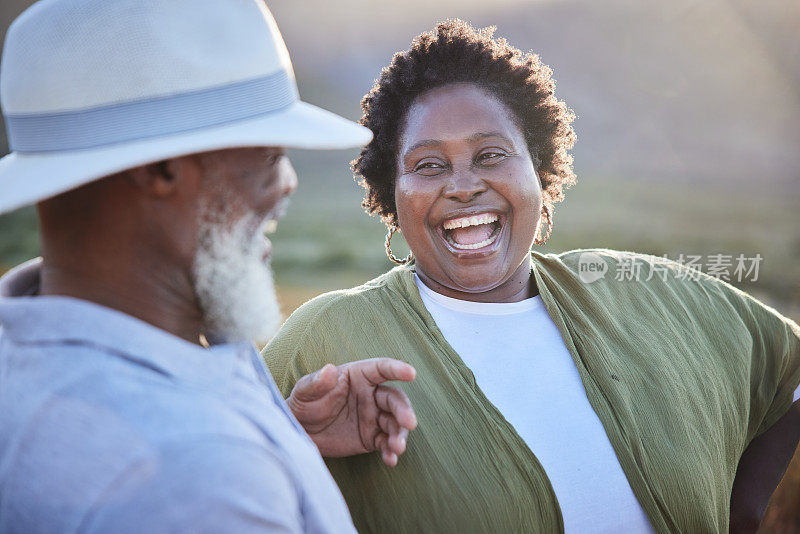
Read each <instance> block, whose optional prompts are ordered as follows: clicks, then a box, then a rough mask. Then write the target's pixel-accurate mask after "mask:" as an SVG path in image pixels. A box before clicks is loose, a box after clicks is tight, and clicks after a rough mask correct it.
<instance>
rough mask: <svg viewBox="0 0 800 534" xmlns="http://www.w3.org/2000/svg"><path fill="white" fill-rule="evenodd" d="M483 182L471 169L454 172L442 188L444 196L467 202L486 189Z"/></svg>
mask: <svg viewBox="0 0 800 534" xmlns="http://www.w3.org/2000/svg"><path fill="white" fill-rule="evenodd" d="M486 188H487V186H486V182H484V181H483V180H482V179H481V178H480V177H479V176H477V174H476V173H474V172H473V171H472V170H471V169H465V170H463V171H460V172H454V173H453V174H452V175H451V176H450V180H449V181H448V183H447V185H445V188H444V191H443V193H444V196H445V197H447V198H450V199H453V200H457V201H459V202H469V201H471V200H472V199H474V198H475V197H477V196H478V195H480V194H481V193H483V192H485V191H486Z"/></svg>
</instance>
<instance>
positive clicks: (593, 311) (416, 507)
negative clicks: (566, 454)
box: [263, 249, 800, 534]
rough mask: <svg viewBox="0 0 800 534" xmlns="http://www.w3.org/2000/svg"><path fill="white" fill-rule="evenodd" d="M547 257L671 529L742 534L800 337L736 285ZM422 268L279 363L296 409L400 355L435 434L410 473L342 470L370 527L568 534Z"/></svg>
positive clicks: (635, 465)
mask: <svg viewBox="0 0 800 534" xmlns="http://www.w3.org/2000/svg"><path fill="white" fill-rule="evenodd" d="M583 252H593V253H595V254H597V255H598V256H600V257H601V258H602V259H603V260H604V261H605V262H606V263H607V264H608V267H609V269H608V272H607V274H606V276H605V277H604V278H601V279H599V280H596V281H594V282H591V283H585V282H583V281H581V279H580V277H579V258H580V255H581V253H583ZM532 256H533V263H534V268H533V271H534V274H535V278H536V283H537V285H538V288H539V292H540V294H541V296H542V299H543V301H544V305H545V307H546V309H547V311H548V313H549V314H550V317H552V319H553V321H554V322H555V324H556V326H557V327H558V329H559V330H560V332H561V335H562V337H563V339H564V343H565V344H566V347H567V349H568V350H569V352H570V354H571V355H572V357H573V359H574V361H575V365H576V366H577V368H578V371H579V373H580V376H581V379H582V381H583V385H584V387H585V389H586V394H587V396H588V399H589V402H590V403H591V405H592V407H593V408H594V410H595V412H596V413H597V415H598V416H599V418H600V421H601V422H602V423H603V426H604V428H605V430H606V433H607V434H608V437H609V439H610V441H611V445H612V446H613V447H614V450H615V452H616V454H617V458H618V459H619V462H620V464H621V466H622V469H623V471H624V472H625V475H626V476H627V478H628V481H629V482H630V485H631V488H632V489H633V492H634V494H635V495H636V497H637V499H638V500H639V503H640V504H641V505H642V508H643V509H644V511H645V513H646V514H647V516H648V518H649V519H650V522H651V524H652V525H653V527H654V528H655V530H656V531H657V532H659V533H662V532H692V533H695V532H719V533H727V532H728V516H729V504H730V495H731V487H732V484H733V479H734V476H735V474H736V467H737V465H738V462H739V458H740V457H741V454H742V452H743V451H744V450H745V448H746V447H747V445H748V444H749V443H750V441H751V440H752V439H753V438H754V437H755V436H757V435H758V434H760V433H761V432H763V431H764V430H766V429H767V428H769V427H770V426H771V425H772V424H773V423H775V421H777V420H778V419H779V418H780V417H781V416H782V415H783V414H784V413H785V412H786V411H787V410H788V408H789V407H790V405H791V402H792V393H793V390H794V389H795V387H796V386H797V384H798V382H800V327H798V325H797V324H796V323H794V322H793V321H791V320H790V319H787V318H786V317H783V316H781V315H780V314H779V313H778V312H776V311H775V310H773V309H772V308H770V307H768V306H765V305H764V304H762V303H761V302H759V301H757V300H755V299H754V298H752V297H750V296H749V295H747V294H746V293H744V292H742V291H739V290H738V289H736V288H734V287H733V286H731V285H729V284H727V283H725V282H721V281H719V280H716V279H714V278H712V277H709V276H706V275H702V274H699V279H696V280H692V279H691V278H689V279H687V278H686V277H684V278H681V276H682V275H685V274H687V273H686V270H685V268H682V267H681V266H680V265H678V264H676V263H674V262H669V263H668V264H667V266H666V269H667V270H666V271H659V272H657V273H655V274H654V276H652V277H651V279H650V280H649V281H646V279H647V278H648V276H649V273H650V268H649V264H648V263H647V262H645V263H643V264H642V267H641V273H640V277H639V280H638V281H635V280H622V281H620V280H616V277H615V273H616V272H617V266H618V265H620V264H621V262H623V261H624V262H630V261H632V260H633V261H639V262H641V261H643V260H647V259H653V257H652V256H646V255H642V254H635V253H631V252H616V251H611V250H605V249H593V250H590V251H583V250H577V251H569V252H565V253H562V254H546V255H542V254H539V253H535V252H534V253H533V255H532ZM662 261H663V259H662ZM413 268H414V267H413V265H411V266H407V267H399V268H395V269H393V270H392V271H390V272H388V273H387V274H385V275H383V276H381V277H379V278H377V279H375V280H372V281H370V282H368V283H366V284H364V285H363V286H359V287H356V288H353V289H349V290H344V291H335V292H332V293H328V294H325V295H322V296H320V297H317V298H315V299H314V300H311V301H310V302H307V303H306V304H304V305H303V306H302V307H300V308H299V309H298V310H297V311H296V312H295V313H294V314H292V316H291V317H290V318H289V319H288V320H287V321H286V324H285V326H284V327H283V328H282V329H281V331H280V332H279V333H278V335H277V336H276V337H275V338H274V339H273V340H272V342H271V343H270V344H269V345H268V346H267V347H266V348H265V349H264V353H263V354H264V357H265V359H266V361H267V364H268V366H269V368H270V370H271V371H272V374H273V376H274V377H275V380H276V382H277V383H278V386H279V387H280V388H281V391H282V392H283V394H284V395H285V396H288V395H289V393H290V392H291V389H292V387H293V385H294V384H295V382H296V381H297V380H298V379H299V378H300V377H301V376H303V375H305V374H307V373H309V372H312V371H315V370H317V369H319V368H320V367H322V366H323V365H324V364H325V363H327V362H332V363H335V364H342V363H345V362H350V361H354V360H360V359H364V358H374V357H381V356H390V357H394V358H399V359H401V360H404V361H407V362H409V363H410V364H412V365H413V366H414V367H416V369H417V379H416V380H415V381H414V382H413V383H410V384H403V385H402V386H401V387H402V389H403V390H404V391H406V393H407V394H408V396H409V397H410V399H411V402H412V404H413V406H414V408H415V410H416V414H417V418H418V421H419V426H418V427H417V429H416V430H415V431H413V432H412V433H411V435H410V437H409V440H408V448H407V451H406V453H405V454H404V455H403V456H402V457H401V458H400V462H399V464H398V465H397V466H396V467H395V468H393V469H392V468H387V467H385V466H384V464H383V463H382V462H381V459H380V456H379V455H378V454H365V455H360V456H354V457H350V458H336V459H327V460H326V462H327V464H328V467H329V469H330V471H331V473H332V474H333V476H334V478H335V479H336V481H337V482H338V484H339V487H340V488H341V490H342V493H343V495H344V497H345V499H346V500H347V503H348V505H349V507H350V512H351V514H352V516H353V521H354V522H355V525H356V527H357V528H358V529H359V531H361V532H375V533H381V534H384V533H391V532H397V533H409V532H437V533H438V532H453V533H458V534H466V533H469V532H497V533H504V534H505V533H510V532H547V533H549V532H563V523H562V518H561V512H560V509H559V505H558V502H557V500H556V496H555V494H554V492H553V489H552V487H551V486H550V483H549V481H548V479H547V475H546V473H545V472H544V470H543V469H542V466H541V464H540V463H539V462H538V460H537V459H536V456H535V455H534V452H532V451H531V450H530V449H529V448H528V447H527V446H526V445H525V443H524V442H523V440H522V439H521V438H520V437H519V435H518V434H517V433H516V431H515V430H514V428H513V427H512V426H511V425H510V424H509V423H508V422H507V421H506V420H505V419H504V418H503V416H502V415H501V414H500V413H499V412H498V411H497V409H496V408H495V407H494V406H493V405H492V404H491V403H490V402H489V401H488V400H487V399H486V397H485V396H484V394H483V393H482V392H481V390H480V389H479V388H478V387H477V385H476V383H475V378H474V376H473V375H472V372H471V371H470V370H469V369H468V368H467V367H466V366H465V364H464V363H463V362H462V361H461V359H460V358H459V356H458V354H456V353H455V352H454V351H453V349H452V348H451V347H450V346H449V345H448V344H447V342H446V341H445V340H444V338H443V337H442V334H441V332H440V331H439V329H438V328H437V327H436V324H435V323H434V321H433V319H432V318H431V316H430V314H429V313H428V312H427V310H426V309H425V307H424V305H423V304H422V301H421V300H420V297H419V293H418V290H417V287H416V284H415V282H414V276H413ZM662 272H663V274H666V278H665V279H664V277H663V274H661V273H662ZM535 356H536V355H535V354H534V355H531V357H535ZM497 358H498V359H500V358H502V354H498V355H497ZM554 431H557V429H555V430H554ZM586 476H591V473H586Z"/></svg>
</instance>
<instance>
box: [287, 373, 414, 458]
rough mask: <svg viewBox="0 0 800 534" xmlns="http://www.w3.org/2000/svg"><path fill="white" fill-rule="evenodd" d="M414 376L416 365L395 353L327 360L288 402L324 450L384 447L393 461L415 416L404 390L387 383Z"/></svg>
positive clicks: (333, 453) (342, 452) (332, 453)
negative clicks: (348, 360) (393, 355)
mask: <svg viewBox="0 0 800 534" xmlns="http://www.w3.org/2000/svg"><path fill="white" fill-rule="evenodd" d="M415 376H416V371H415V370H414V368H413V367H411V366H410V365H409V364H407V363H405V362H401V361H400V360H394V359H391V358H375V359H371V360H361V361H358V362H353V363H348V364H344V365H340V366H338V367H337V366H335V365H332V364H327V365H326V366H325V367H323V368H322V369H320V370H319V371H317V372H315V373H312V374H309V375H306V376H304V377H303V378H301V379H300V380H299V381H298V382H297V384H295V386H294V389H292V394H291V395H290V396H289V398H288V399H286V403H287V404H288V405H289V408H290V409H291V410H292V413H293V414H294V416H295V417H296V418H297V420H298V421H300V424H301V425H303V428H305V430H306V432H308V435H309V436H310V437H311V439H312V440H313V441H314V443H315V444H316V445H317V448H318V449H319V452H320V454H322V456H328V457H341V456H352V455H354V454H363V453H366V452H372V451H381V456H382V457H383V461H384V463H385V464H386V465H388V466H389V467H394V466H395V465H396V464H397V458H398V456H400V455H401V454H403V452H404V451H405V450H406V439H407V437H408V431H409V430H413V429H414V428H415V427H416V426H417V417H416V415H415V414H414V409H413V408H412V407H411V401H409V400H408V397H407V396H406V394H405V393H404V392H403V391H401V390H399V389H397V388H395V387H391V386H386V385H383V383H384V382H389V381H392V380H399V381H402V382H410V381H412V380H414V377H415Z"/></svg>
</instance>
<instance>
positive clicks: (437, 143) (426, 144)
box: [405, 139, 444, 155]
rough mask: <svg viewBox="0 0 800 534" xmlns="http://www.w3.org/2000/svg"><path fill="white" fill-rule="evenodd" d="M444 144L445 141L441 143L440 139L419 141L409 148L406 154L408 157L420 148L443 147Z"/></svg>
mask: <svg viewBox="0 0 800 534" xmlns="http://www.w3.org/2000/svg"><path fill="white" fill-rule="evenodd" d="M443 144H444V141H440V140H438V139H423V140H422V141H417V142H416V143H414V144H413V145H411V146H410V147H408V149H407V150H406V152H405V153H406V155H407V154H410V153H411V152H414V151H415V150H416V149H418V148H423V147H429V146H442V145H443Z"/></svg>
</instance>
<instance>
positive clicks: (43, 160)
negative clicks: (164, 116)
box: [0, 101, 372, 214]
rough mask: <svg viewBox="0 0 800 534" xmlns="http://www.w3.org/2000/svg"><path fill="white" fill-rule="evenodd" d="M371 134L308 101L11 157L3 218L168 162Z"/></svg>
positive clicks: (0, 199)
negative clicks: (203, 124)
mask: <svg viewBox="0 0 800 534" xmlns="http://www.w3.org/2000/svg"><path fill="white" fill-rule="evenodd" d="M370 139H372V132H371V131H370V130H369V129H367V128H365V127H363V126H361V125H359V124H356V123H354V122H352V121H349V120H347V119H345V118H343V117H340V116H338V115H336V114H334V113H331V112H329V111H325V110H324V109H321V108H318V107H316V106H314V105H311V104H308V103H306V102H301V101H298V102H296V103H294V104H292V105H291V106H288V107H287V108H285V109H282V110H280V111H275V112H272V113H269V114H266V115H261V116H259V117H256V118H251V119H247V120H241V121H236V122H231V123H226V124H222V125H218V126H212V127H207V128H203V129H199V130H192V131H188V132H182V133H179V134H172V135H166V136H160V137H154V138H149V139H142V140H137V141H129V142H125V143H119V144H114V145H108V146H102V147H97V148H89V149H83V150H71V151H64V152H41V153H17V152H14V153H11V154H9V155H7V156H6V157H4V158H3V159H0V214H2V213H6V212H9V211H12V210H15V209H17V208H22V207H24V206H28V205H30V204H35V203H37V202H40V201H42V200H45V199H47V198H50V197H53V196H55V195H58V194H60V193H63V192H65V191H69V190H71V189H74V188H76V187H79V186H81V185H84V184H87V183H89V182H92V181H94V180H97V179H99V178H103V177H105V176H109V175H112V174H115V173H117V172H120V171H123V170H125V169H131V168H134V167H138V166H140V165H146V164H148V163H153V162H156V161H161V160H164V159H168V158H174V157H178V156H185V155H187V154H196V153H199V152H208V151H211V150H220V149H224V148H241V147H251V146H252V147H257V146H279V147H286V148H308V149H342V148H353V147H359V146H364V145H366V144H367V143H369V141H370Z"/></svg>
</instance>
